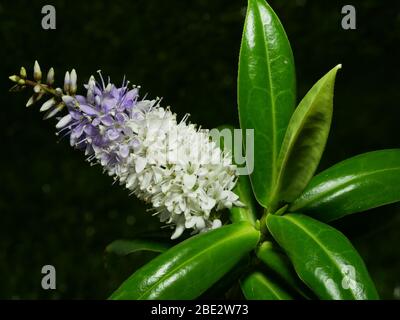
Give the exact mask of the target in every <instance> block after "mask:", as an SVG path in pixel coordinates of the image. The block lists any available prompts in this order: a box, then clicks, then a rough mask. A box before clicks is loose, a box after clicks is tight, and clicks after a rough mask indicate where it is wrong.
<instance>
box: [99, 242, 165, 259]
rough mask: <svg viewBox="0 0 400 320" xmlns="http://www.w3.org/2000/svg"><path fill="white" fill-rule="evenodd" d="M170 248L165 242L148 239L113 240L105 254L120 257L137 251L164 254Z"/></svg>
mask: <svg viewBox="0 0 400 320" xmlns="http://www.w3.org/2000/svg"><path fill="white" fill-rule="evenodd" d="M170 247H171V244H169V243H166V242H160V241H154V240H148V239H133V240H124V239H120V240H115V241H113V242H111V243H110V244H109V245H108V246H107V247H106V250H105V251H106V252H107V253H114V254H117V255H120V256H126V255H128V254H131V253H133V252H137V251H152V252H164V251H167V250H168V249H169V248H170Z"/></svg>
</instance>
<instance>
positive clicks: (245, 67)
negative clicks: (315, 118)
mask: <svg viewBox="0 0 400 320" xmlns="http://www.w3.org/2000/svg"><path fill="white" fill-rule="evenodd" d="M295 82H296V79H295V70H294V61H293V54H292V50H291V48H290V44H289V41H288V39H287V36H286V33H285V30H284V29H283V27H282V25H281V23H280V21H279V19H278V17H277V16H276V14H275V13H274V11H273V10H272V9H271V7H270V6H269V5H268V4H267V3H266V2H265V1H264V0H249V2H248V9H247V15H246V21H245V26H244V31H243V38H242V45H241V49H240V58H239V75H238V104H239V119H240V125H241V128H242V129H243V130H245V129H254V171H253V173H252V175H251V183H252V187H253V190H254V193H255V196H256V198H257V200H258V202H259V203H260V204H261V205H263V206H264V207H266V206H268V204H269V197H270V193H271V187H272V185H273V184H274V181H275V171H276V161H277V158H278V153H279V149H280V147H281V144H282V141H283V136H284V134H285V131H286V127H287V125H288V123H289V119H290V116H291V114H292V113H293V110H294V107H295V103H296V101H295V100H296V97H295V87H296V83H295ZM243 137H245V131H243ZM244 140H245V139H244ZM250 156H251V155H250Z"/></svg>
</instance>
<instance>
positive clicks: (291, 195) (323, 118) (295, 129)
mask: <svg viewBox="0 0 400 320" xmlns="http://www.w3.org/2000/svg"><path fill="white" fill-rule="evenodd" d="M340 68H341V65H338V66H336V67H335V68H333V69H332V70H331V71H329V72H328V73H327V74H326V75H325V76H324V77H322V78H321V79H320V80H319V81H318V82H317V83H316V84H315V85H314V86H313V87H312V88H311V90H310V91H309V92H308V93H307V94H306V96H305V97H304V98H303V100H302V101H301V102H300V104H299V106H298V107H297V109H296V111H295V112H294V114H293V116H292V118H291V119H290V123H289V126H288V129H287V131H286V135H285V138H284V140H283V144H282V149H281V151H280V153H279V159H278V177H277V183H276V186H275V188H274V193H273V199H272V201H271V202H272V204H271V207H272V208H270V212H273V211H274V210H276V209H277V208H279V207H280V206H282V205H284V204H286V203H290V202H292V201H293V200H294V199H296V197H298V196H299V195H300V194H301V192H302V191H303V190H304V188H305V187H306V186H307V184H308V182H309V181H310V179H311V178H312V176H313V175H314V172H315V170H316V169H317V166H318V164H319V161H320V159H321V156H322V153H323V151H324V148H325V144H326V141H327V139H328V134H329V129H330V126H331V120H332V110H333V88H334V83H335V77H336V73H337V71H338V69H340Z"/></svg>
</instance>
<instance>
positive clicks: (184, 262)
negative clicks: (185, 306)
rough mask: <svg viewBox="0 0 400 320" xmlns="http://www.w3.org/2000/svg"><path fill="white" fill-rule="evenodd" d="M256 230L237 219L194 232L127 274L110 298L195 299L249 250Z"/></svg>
mask: <svg viewBox="0 0 400 320" xmlns="http://www.w3.org/2000/svg"><path fill="white" fill-rule="evenodd" d="M258 240H259V232H258V231H257V230H255V229H254V228H253V227H252V226H251V224H249V223H247V222H246V223H245V222H242V223H236V224H231V225H227V226H224V227H221V228H219V229H216V230H213V231H210V232H207V233H204V234H200V235H196V236H194V237H191V238H189V239H187V240H185V241H183V242H181V243H179V244H178V245H176V246H174V247H172V248H171V249H169V250H168V251H166V252H164V253H163V254H161V255H159V256H158V257H156V258H155V259H154V260H152V261H150V262H149V263H148V264H146V265H145V266H143V267H142V268H140V269H139V270H138V271H136V272H135V273H134V274H133V275H132V276H131V277H129V278H128V279H127V280H126V281H125V282H124V283H123V284H122V285H121V286H120V287H119V288H118V289H117V290H116V291H115V292H114V293H113V294H112V296H111V297H110V299H116V300H120V299H132V300H143V299H195V298H197V297H199V296H200V295H201V294H202V293H203V292H205V291H206V290H207V289H208V288H209V287H211V286H212V285H213V284H214V283H215V282H217V281H218V280H219V279H220V278H221V277H222V276H223V275H224V274H226V273H227V272H228V271H229V270H230V269H232V267H233V266H235V265H236V264H237V263H238V262H239V261H240V259H242V258H243V257H244V256H245V255H246V254H247V253H248V252H249V251H251V250H252V249H253V248H254V247H255V246H256V244H257V242H258Z"/></svg>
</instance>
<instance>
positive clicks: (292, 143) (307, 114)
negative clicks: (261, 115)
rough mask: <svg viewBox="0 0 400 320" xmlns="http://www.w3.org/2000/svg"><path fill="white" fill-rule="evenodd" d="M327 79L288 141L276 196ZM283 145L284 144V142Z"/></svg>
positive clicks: (280, 166) (280, 169)
mask: <svg viewBox="0 0 400 320" xmlns="http://www.w3.org/2000/svg"><path fill="white" fill-rule="evenodd" d="M327 80H328V79H326V80H325V81H324V82H323V83H321V85H320V87H319V88H318V90H317V93H316V94H315V95H314V97H313V99H312V101H311V103H310V108H309V109H308V110H307V111H306V113H305V114H304V116H303V119H302V121H301V122H300V125H299V127H298V129H297V130H296V132H295V134H294V136H293V138H292V139H290V140H289V142H288V148H287V152H286V154H285V155H284V156H283V161H282V164H279V168H278V169H279V172H278V179H277V182H278V183H277V184H276V188H275V192H274V198H275V196H276V194H277V193H278V192H279V190H280V189H281V183H282V177H284V175H285V172H286V165H287V162H288V160H289V158H290V155H291V154H292V150H293V145H294V143H295V142H296V141H297V139H298V137H299V136H300V132H302V131H303V128H304V126H305V124H306V123H307V121H306V119H308V117H309V115H310V114H311V111H312V110H314V108H313V107H314V104H315V101H316V99H317V96H318V94H319V93H320V92H321V90H322V88H323V87H324V85H325V83H326V82H327ZM300 104H301V102H300ZM299 107H300V105H299ZM289 126H290V122H289V125H288V128H289ZM287 132H288V131H287ZM282 146H284V144H283V145H282ZM281 150H282V152H283V149H281Z"/></svg>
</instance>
